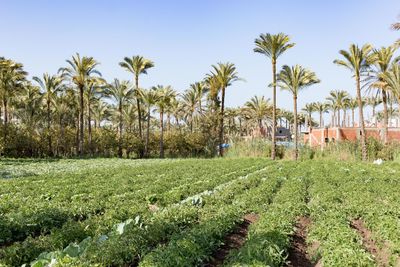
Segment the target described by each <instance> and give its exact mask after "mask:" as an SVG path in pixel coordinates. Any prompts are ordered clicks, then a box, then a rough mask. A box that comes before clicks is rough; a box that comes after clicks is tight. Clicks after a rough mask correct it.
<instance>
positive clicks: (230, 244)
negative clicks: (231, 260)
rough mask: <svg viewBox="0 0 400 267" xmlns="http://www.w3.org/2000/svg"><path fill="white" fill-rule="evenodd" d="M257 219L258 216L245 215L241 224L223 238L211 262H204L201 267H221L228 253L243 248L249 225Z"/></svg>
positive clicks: (253, 214) (252, 214)
mask: <svg viewBox="0 0 400 267" xmlns="http://www.w3.org/2000/svg"><path fill="white" fill-rule="evenodd" d="M258 218H259V216H258V214H255V213H249V214H246V215H245V216H244V217H243V222H241V223H240V224H238V225H237V226H236V228H235V229H234V230H233V231H232V233H230V234H228V235H227V236H226V237H225V239H224V243H223V245H222V246H221V247H219V248H218V249H217V250H216V251H215V252H214V253H213V254H212V256H211V260H210V261H209V262H206V263H205V264H204V265H203V266H205V267H216V266H221V265H222V264H223V263H224V261H225V259H226V258H227V256H228V255H229V253H230V251H232V250H234V249H239V248H241V247H242V246H243V244H244V242H245V241H246V237H247V234H248V231H249V226H250V224H252V223H254V222H256V221H257V220H258Z"/></svg>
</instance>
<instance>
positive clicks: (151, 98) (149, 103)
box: [139, 89, 158, 157]
mask: <svg viewBox="0 0 400 267" xmlns="http://www.w3.org/2000/svg"><path fill="white" fill-rule="evenodd" d="M139 94H140V98H141V99H142V100H143V102H144V104H145V105H146V107H147V127H146V142H145V146H144V156H145V157H147V156H148V153H149V137H150V118H151V108H152V107H153V106H154V105H155V104H156V103H157V101H158V95H157V93H156V91H155V90H154V89H150V90H140V92H139Z"/></svg>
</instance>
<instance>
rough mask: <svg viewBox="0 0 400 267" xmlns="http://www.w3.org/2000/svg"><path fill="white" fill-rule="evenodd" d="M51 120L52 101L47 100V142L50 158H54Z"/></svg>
mask: <svg viewBox="0 0 400 267" xmlns="http://www.w3.org/2000/svg"><path fill="white" fill-rule="evenodd" d="M50 126H51V118H50V99H47V142H48V149H49V156H52V155H53V153H52V151H53V148H52V146H51V134H50Z"/></svg>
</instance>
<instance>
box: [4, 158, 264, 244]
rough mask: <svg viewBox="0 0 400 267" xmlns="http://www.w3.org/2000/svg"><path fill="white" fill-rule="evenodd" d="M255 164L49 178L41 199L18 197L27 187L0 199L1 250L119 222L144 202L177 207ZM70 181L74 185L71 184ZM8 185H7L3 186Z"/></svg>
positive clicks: (172, 168)
mask: <svg viewBox="0 0 400 267" xmlns="http://www.w3.org/2000/svg"><path fill="white" fill-rule="evenodd" d="M257 163H258V164H254V165H255V166H251V167H249V164H248V163H247V164H246V162H245V163H244V164H238V165H239V166H229V165H228V164H222V166H221V165H219V170H215V169H214V168H213V167H216V164H215V163H214V164H212V166H207V168H205V167H201V166H198V165H197V166H196V165H194V166H193V165H189V164H187V166H185V167H187V168H182V166H179V167H177V166H173V167H171V168H170V169H169V170H167V171H165V172H164V173H163V174H160V172H159V171H158V170H157V169H156V168H152V169H151V170H148V171H146V172H147V173H145V174H142V173H143V170H142V169H139V170H136V169H133V170H131V169H120V171H119V172H118V175H113V174H112V173H111V174H110V173H109V172H108V170H98V171H97V172H96V173H93V174H92V176H89V175H90V174H88V176H89V177H86V178H81V177H79V176H78V177H76V176H72V177H71V176H66V177H64V178H65V179H63V183H62V185H56V186H55V185H53V184H51V182H52V179H46V180H49V181H51V182H50V183H49V184H46V186H43V187H47V188H48V190H47V193H46V194H45V195H39V196H38V195H29V193H27V194H26V195H23V192H24V191H26V188H25V187H21V188H20V190H19V192H20V193H19V194H20V195H14V194H13V192H9V193H8V194H3V195H1V196H0V204H1V205H0V206H1V207H2V211H1V214H2V217H1V219H0V224H1V225H2V228H1V229H2V235H1V236H2V237H3V238H1V239H2V240H0V245H1V243H2V242H3V243H8V242H11V241H18V240H22V239H24V238H26V237H27V236H29V235H33V236H36V235H38V234H40V233H47V232H49V231H50V230H51V229H52V228H54V227H56V228H57V227H61V226H62V225H63V224H64V223H66V222H67V221H68V220H76V221H82V220H85V219H87V218H88V217H91V216H96V215H104V216H105V217H109V218H114V219H115V220H116V221H118V220H124V219H126V218H127V217H128V216H132V212H137V211H136V210H135V207H138V208H139V209H140V207H142V210H143V208H144V207H145V206H146V205H145V203H146V200H147V199H148V198H152V199H153V201H155V200H156V201H157V202H158V204H159V205H163V204H169V203H172V202H176V201H179V200H180V199H182V198H184V197H186V196H188V195H190V194H194V193H195V192H197V191H198V190H205V189H208V188H212V187H214V186H215V185H216V184H218V183H221V182H225V181H229V180H230V179H232V178H234V177H236V176H238V175H244V174H245V173H246V172H251V171H253V170H254V169H256V168H260V167H261V166H262V165H261V163H260V162H257ZM191 169H193V171H196V172H195V174H194V172H187V170H189V171H191ZM157 175H158V176H157ZM214 175H216V177H215V176H214ZM177 177H178V178H180V179H177ZM107 178H108V179H107ZM198 179H200V180H198ZM74 180H76V181H77V182H75V183H76V184H73V181H74ZM44 181H45V180H44ZM67 182H68V183H69V184H67ZM9 184H11V181H10V183H8V184H5V185H6V186H7V185H9ZM30 186H32V185H30ZM36 186H37V185H36ZM43 187H41V188H42V190H43ZM22 195H23V196H22ZM43 196H45V197H43ZM83 203H84V205H83ZM6 207H9V208H8V211H10V209H11V207H12V209H11V210H12V211H10V212H8V213H7V211H6V209H7V208H6ZM139 211H140V210H139ZM109 213H111V214H109ZM116 213H117V214H116ZM110 223H111V224H113V223H114V222H110ZM11 238H12V239H11Z"/></svg>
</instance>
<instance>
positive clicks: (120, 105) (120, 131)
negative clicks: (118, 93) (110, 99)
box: [118, 101, 122, 158]
mask: <svg viewBox="0 0 400 267" xmlns="http://www.w3.org/2000/svg"><path fill="white" fill-rule="evenodd" d="M118 113H119V114H118V115H119V116H118V117H119V118H118V120H119V125H118V128H119V131H118V132H119V134H118V157H120V158H122V102H121V101H120V102H119V106H118Z"/></svg>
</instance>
